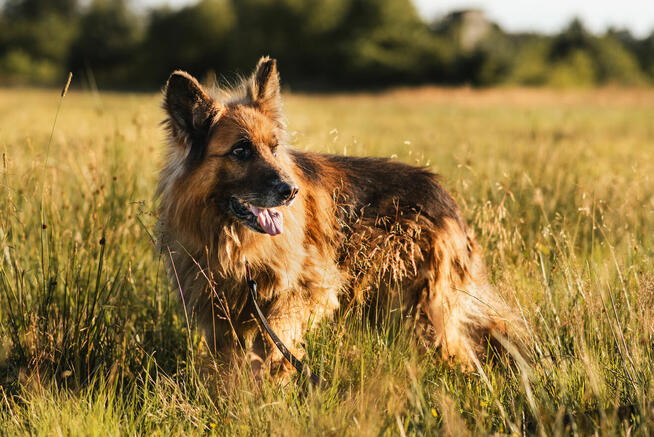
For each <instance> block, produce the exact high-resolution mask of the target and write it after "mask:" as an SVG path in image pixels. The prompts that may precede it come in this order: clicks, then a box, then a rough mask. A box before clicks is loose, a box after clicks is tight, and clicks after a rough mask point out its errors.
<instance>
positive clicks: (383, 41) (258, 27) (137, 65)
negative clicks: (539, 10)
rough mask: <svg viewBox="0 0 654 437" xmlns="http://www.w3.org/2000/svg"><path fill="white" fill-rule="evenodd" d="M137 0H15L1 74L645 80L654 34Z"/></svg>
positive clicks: (298, 0)
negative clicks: (262, 62) (145, 5)
mask: <svg viewBox="0 0 654 437" xmlns="http://www.w3.org/2000/svg"><path fill="white" fill-rule="evenodd" d="M130 7H131V3H129V1H128V0H92V1H90V3H86V2H81V3H80V2H78V0H53V1H46V0H9V1H7V2H6V3H5V4H4V7H3V8H2V13H1V14H0V81H2V82H10V83H15V82H18V83H20V82H23V83H46V84H47V83H51V82H52V81H54V80H56V79H58V78H60V77H61V76H63V75H64V73H65V72H66V71H73V72H74V73H75V74H76V75H77V76H78V77H80V76H81V77H86V78H87V79H88V82H89V83H90V84H91V85H92V86H95V84H94V82H95V81H96V80H97V84H98V86H99V87H101V88H102V87H131V88H143V87H150V88H156V87H159V86H160V84H161V83H162V82H163V81H164V80H165V79H166V77H167V76H168V74H170V72H171V71H172V70H174V69H177V68H179V69H185V70H188V71H189V72H191V73H192V74H194V75H197V76H199V77H206V76H207V75H209V76H213V75H215V73H217V74H219V75H224V76H219V77H221V78H224V79H225V80H226V81H228V82H229V81H232V80H233V79H234V73H235V72H237V71H238V72H243V71H249V69H250V68H252V65H254V63H255V62H256V61H257V60H258V58H259V57H261V56H262V55H270V56H273V57H275V58H277V59H278V60H279V62H280V69H281V71H282V72H283V74H284V80H285V83H286V84H289V83H290V84H293V86H298V87H300V88H302V87H305V88H314V89H315V88H330V87H332V88H333V87H346V88H356V87H379V86H392V85H400V84H420V83H447V84H463V83H468V84H473V85H477V86H490V85H497V84H502V83H517V84H521V85H553V86H563V87H569V86H595V85H602V84H609V83H615V84H624V85H643V84H648V83H652V81H654V61H652V59H654V42H653V41H654V34H653V36H651V37H649V38H645V39H642V40H639V39H636V38H634V37H632V36H631V35H630V34H629V33H628V32H624V31H615V30H611V31H609V32H607V33H606V34H604V35H600V36H598V35H593V34H591V33H590V32H588V31H587V30H586V29H585V28H584V26H583V24H582V23H581V22H580V21H579V20H574V21H573V22H572V23H570V25H569V26H568V27H567V28H566V29H564V30H563V31H562V32H561V33H560V34H558V35H555V36H542V35H525V34H509V33H506V32H504V31H503V30H502V29H501V28H500V27H499V26H497V25H495V24H493V23H491V22H490V21H489V20H488V19H487V18H486V17H484V15H483V13H482V12H481V11H476V10H471V11H460V12H455V13H452V14H449V15H447V16H445V17H443V18H441V19H439V20H436V21H435V22H433V23H426V22H425V21H424V20H423V19H421V18H420V17H419V16H418V14H417V12H416V9H415V7H414V6H413V3H412V0H238V1H236V0H198V1H197V2H196V3H193V4H190V5H188V6H184V7H182V8H179V9H171V8H170V7H168V6H165V7H159V8H155V9H151V10H148V11H141V12H139V13H137V12H135V11H133V10H132V9H130Z"/></svg>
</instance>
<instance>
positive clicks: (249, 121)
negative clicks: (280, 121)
mask: <svg viewBox="0 0 654 437" xmlns="http://www.w3.org/2000/svg"><path fill="white" fill-rule="evenodd" d="M229 115H230V116H231V118H232V119H233V121H234V123H235V124H236V126H237V129H238V130H239V131H240V132H241V134H242V135H243V136H247V137H248V138H249V139H250V141H252V144H254V145H257V146H264V145H271V144H273V143H275V142H276V141H277V134H278V132H277V127H276V126H275V124H274V123H273V122H272V120H270V119H269V118H268V117H266V116H265V115H264V114H262V113H261V112H260V111H259V110H257V109H256V108H254V107H252V106H248V105H238V106H236V107H235V108H234V110H233V111H232V113H231V114H229Z"/></svg>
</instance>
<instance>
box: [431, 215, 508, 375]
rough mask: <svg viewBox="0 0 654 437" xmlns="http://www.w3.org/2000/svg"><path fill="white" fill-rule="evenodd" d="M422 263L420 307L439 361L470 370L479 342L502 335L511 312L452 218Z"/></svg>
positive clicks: (480, 347) (470, 241)
mask: <svg viewBox="0 0 654 437" xmlns="http://www.w3.org/2000/svg"><path fill="white" fill-rule="evenodd" d="M425 261H426V263H425V265H424V266H423V277H424V279H425V281H423V284H426V287H427V290H426V293H423V296H424V297H423V299H424V300H425V301H424V302H422V307H423V308H424V311H425V312H426V314H427V316H428V318H429V320H430V321H431V323H432V325H433V328H434V332H435V341H436V344H437V345H439V346H440V347H441V353H442V355H443V357H444V358H446V359H454V360H455V361H457V362H460V363H461V364H462V365H463V366H464V367H467V368H471V367H472V364H473V362H474V360H475V359H476V357H475V356H479V355H481V354H482V353H483V351H484V346H485V343H484V339H487V338H489V337H490V336H492V335H493V334H505V333H506V329H507V322H508V320H509V319H511V318H512V314H511V311H510V310H509V309H508V307H507V306H506V304H505V303H504V302H503V301H502V299H501V298H500V297H499V295H497V293H496V292H495V290H494V289H493V288H492V287H491V286H490V284H489V283H488V281H487V279H486V275H485V271H484V266H483V262H482V260H481V256H480V254H479V249H478V248H477V246H476V243H475V242H474V240H473V239H472V238H471V237H470V236H469V235H467V233H466V231H465V230H464V229H462V227H461V226H460V225H459V224H458V223H456V222H454V221H453V220H445V221H444V224H443V227H442V229H440V230H439V231H438V232H435V233H434V237H433V245H432V247H431V254H430V256H428V257H427V258H426V260H425Z"/></svg>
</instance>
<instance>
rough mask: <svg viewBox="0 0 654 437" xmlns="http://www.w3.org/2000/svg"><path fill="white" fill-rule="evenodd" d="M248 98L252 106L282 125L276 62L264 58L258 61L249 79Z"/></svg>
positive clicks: (266, 57)
mask: <svg viewBox="0 0 654 437" xmlns="http://www.w3.org/2000/svg"><path fill="white" fill-rule="evenodd" d="M248 98H249V100H250V101H251V102H252V104H253V105H255V106H257V107H258V108H259V109H260V110H261V112H263V113H264V114H266V115H267V116H268V117H270V118H272V119H273V120H275V121H276V122H278V123H282V100H281V91H280V88H279V73H278V72H277V61H276V60H275V59H271V58H269V57H268V56H265V57H263V58H261V59H259V63H258V64H257V68H256V70H255V71H254V74H253V75H252V77H251V78H250V84H249V87H248Z"/></svg>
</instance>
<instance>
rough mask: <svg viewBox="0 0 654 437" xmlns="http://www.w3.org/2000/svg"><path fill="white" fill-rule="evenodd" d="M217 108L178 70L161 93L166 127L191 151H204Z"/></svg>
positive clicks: (189, 78) (203, 92)
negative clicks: (166, 121) (162, 93)
mask: <svg viewBox="0 0 654 437" xmlns="http://www.w3.org/2000/svg"><path fill="white" fill-rule="evenodd" d="M220 108H221V106H220V104H219V103H217V102H214V100H213V99H212V98H211V97H210V96H209V95H208V94H207V93H206V92H205V91H204V89H202V86H201V85H200V83H199V82H198V81H197V80H196V79H195V78H194V77H193V76H191V75H190V74H188V73H186V72H184V71H179V70H178V71H175V72H173V74H171V75H170V77H169V78H168V81H167V82H166V87H165V89H164V109H165V110H166V112H167V113H168V116H169V127H170V129H171V130H172V133H173V134H174V135H175V136H176V137H178V139H180V140H183V141H184V142H186V143H187V145H189V146H191V148H193V149H198V148H202V149H204V148H205V147H206V143H207V141H208V136H209V131H210V129H211V126H212V124H213V123H214V121H215V118H216V117H217V116H218V115H219V113H220ZM200 151H203V150H200Z"/></svg>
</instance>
